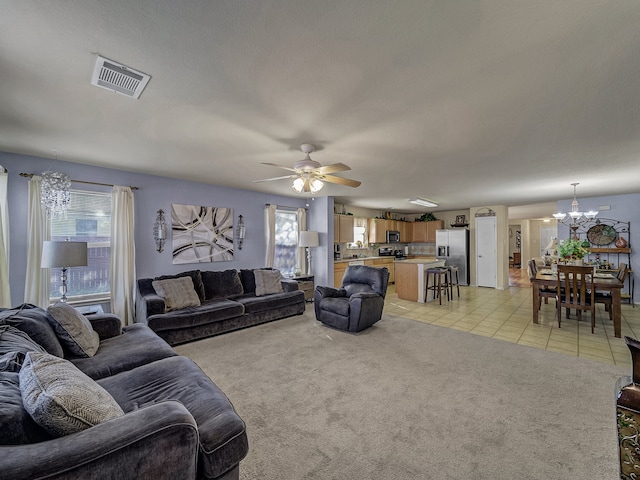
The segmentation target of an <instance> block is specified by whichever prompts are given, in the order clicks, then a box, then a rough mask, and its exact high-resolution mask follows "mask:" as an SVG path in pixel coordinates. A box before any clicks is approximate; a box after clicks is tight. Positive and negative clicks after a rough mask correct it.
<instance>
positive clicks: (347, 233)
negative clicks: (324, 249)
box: [333, 214, 353, 243]
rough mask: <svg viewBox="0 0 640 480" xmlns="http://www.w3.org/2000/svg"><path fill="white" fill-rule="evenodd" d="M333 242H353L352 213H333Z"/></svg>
mask: <svg viewBox="0 0 640 480" xmlns="http://www.w3.org/2000/svg"><path fill="white" fill-rule="evenodd" d="M333 242H334V243H353V216H352V215H338V214H334V215H333Z"/></svg>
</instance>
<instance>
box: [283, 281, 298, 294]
mask: <svg viewBox="0 0 640 480" xmlns="http://www.w3.org/2000/svg"><path fill="white" fill-rule="evenodd" d="M280 283H281V284H282V289H283V290H284V291H285V292H295V291H296V290H298V282H296V281H295V280H291V279H288V278H283V279H282V280H280Z"/></svg>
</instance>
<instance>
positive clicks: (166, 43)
mask: <svg viewBox="0 0 640 480" xmlns="http://www.w3.org/2000/svg"><path fill="white" fill-rule="evenodd" d="M0 10H1V11H2V13H1V14H0V40H1V41H0V150H4V151H8V152H15V153H24V154H30V155H37V156H44V157H53V155H54V154H53V152H54V149H57V151H58V154H57V155H58V158H60V159H63V160H67V161H71V162H79V163H86V164H91V165H97V166H105V167H112V168H118V169H124V170H130V171H136V172H146V173H154V174H159V175H164V176H169V177H176V178H183V179H188V180H194V181H202V182H208V183H212V184H219V185H227V186H231V187H237V188H242V189H249V190H256V191H263V192H271V193H277V194H284V195H295V194H294V193H293V191H292V190H291V189H290V183H289V181H288V180H280V181H274V182H267V183H253V181H254V180H258V179H262V178H268V177H275V176H280V175H286V172H285V171H283V170H279V169H277V168H274V167H268V166H265V165H261V163H260V162H273V163H278V164H282V165H289V166H290V165H292V164H293V163H294V162H295V161H297V160H300V159H302V158H303V157H304V155H303V154H302V153H301V152H300V151H299V150H298V148H299V145H300V144H301V143H306V142H308V143H313V144H316V145H320V146H321V150H319V151H318V152H315V153H314V154H312V158H313V159H314V160H316V161H319V162H320V163H322V164H325V165H326V164H330V163H335V162H342V163H345V164H347V165H349V166H351V167H352V170H351V171H349V172H344V173H340V174H338V175H341V176H345V177H348V178H353V179H357V180H360V181H362V185H361V186H360V187H359V188H355V189H354V188H349V187H345V186H334V185H327V186H326V187H325V189H323V190H322V191H321V192H320V193H321V194H322V195H333V196H335V197H336V202H337V203H346V204H350V205H355V206H360V207H368V208H373V209H379V210H390V209H395V210H398V211H401V212H414V211H423V210H424V209H422V208H419V207H418V208H416V207H413V206H411V205H410V204H408V203H407V199H408V198H409V197H413V196H424V197H427V198H429V199H432V200H434V201H436V202H438V203H439V204H440V207H439V208H438V209H437V210H454V209H460V208H468V207H470V206H481V205H495V204H502V205H509V206H515V205H537V204H541V205H543V206H544V207H543V208H544V209H545V210H546V209H547V208H548V205H549V203H547V202H553V201H555V200H556V199H558V198H565V199H566V198H570V197H571V195H572V187H571V186H570V183H572V182H580V186H579V187H578V196H579V197H581V196H596V195H608V194H618V193H638V192H640V182H638V179H639V178H640V161H638V156H639V155H638V153H639V152H640V135H638V133H639V130H640V109H639V102H640V96H639V95H638V90H639V89H638V87H639V82H640V80H639V79H640V55H639V54H638V52H639V51H640V28H638V25H640V3H638V2H637V0H616V1H615V2H611V1H604V0H563V1H560V2H559V1H557V0H546V1H535V0H530V1H527V2H525V1H513V0H484V1H480V0H450V1H426V0H403V1H401V2H388V1H386V0H348V1H347V0H344V1H336V0H324V1H321V2H320V1H310V0H301V1H300V0H298V1H293V0H265V1H262V2H258V1H248V0H216V1H209V0H189V1H188V2H176V1H174V0H145V1H140V0H127V1H124V0H109V1H106V2H105V1H100V2H98V1H89V0H65V1H57V2H42V1H32V0H0ZM97 54H100V55H102V56H104V57H106V58H109V59H112V60H115V61H117V62H121V63H124V64H126V65H128V66H130V67H132V68H134V69H137V70H140V71H142V72H145V73H147V74H149V75H151V76H152V78H151V81H150V83H149V85H148V87H147V89H146V90H145V91H144V93H143V94H142V96H141V97H140V99H139V100H133V99H130V98H126V97H124V96H120V95H116V94H114V93H111V92H108V91H106V90H103V89H100V88H96V87H94V86H91V85H90V79H91V74H92V71H93V67H94V64H95V59H96V55H97ZM529 211H530V212H534V211H535V209H534V208H530V209H529ZM545 213H546V214H548V213H550V212H543V211H540V213H539V214H534V213H527V215H532V216H540V215H543V214H545Z"/></svg>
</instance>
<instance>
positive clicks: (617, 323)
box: [531, 269, 623, 338]
mask: <svg viewBox="0 0 640 480" xmlns="http://www.w3.org/2000/svg"><path fill="white" fill-rule="evenodd" d="M593 283H594V288H595V289H596V290H597V291H598V292H608V293H609V294H611V309H612V314H613V315H612V316H613V333H614V335H615V336H616V337H617V338H620V337H621V336H622V326H621V325H622V309H621V303H622V302H621V292H622V286H623V283H622V282H621V281H620V280H618V279H617V278H616V276H615V275H613V274H611V273H608V272H602V273H598V272H596V273H595V275H594V278H593ZM557 285H558V274H557V272H554V271H552V270H551V269H541V270H539V271H538V273H537V274H536V276H535V278H534V279H533V281H532V288H531V291H532V292H533V293H532V297H533V323H538V301H539V300H538V297H539V291H540V287H543V286H547V287H555V286H557Z"/></svg>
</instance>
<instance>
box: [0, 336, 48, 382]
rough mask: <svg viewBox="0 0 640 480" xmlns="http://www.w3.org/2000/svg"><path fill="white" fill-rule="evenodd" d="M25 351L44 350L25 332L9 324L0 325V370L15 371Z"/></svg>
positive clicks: (17, 369)
mask: <svg viewBox="0 0 640 480" xmlns="http://www.w3.org/2000/svg"><path fill="white" fill-rule="evenodd" d="M27 352H42V353H44V352H45V349H44V348H42V347H41V346H40V345H38V344H37V343H36V342H34V341H33V340H32V339H31V338H30V337H29V336H28V335H27V334H26V333H24V332H21V331H20V330H18V329H17V328H14V327H12V326H10V325H0V370H1V371H4V372H17V371H19V370H20V366H21V365H22V363H23V360H24V356H25V355H26V354H27Z"/></svg>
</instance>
